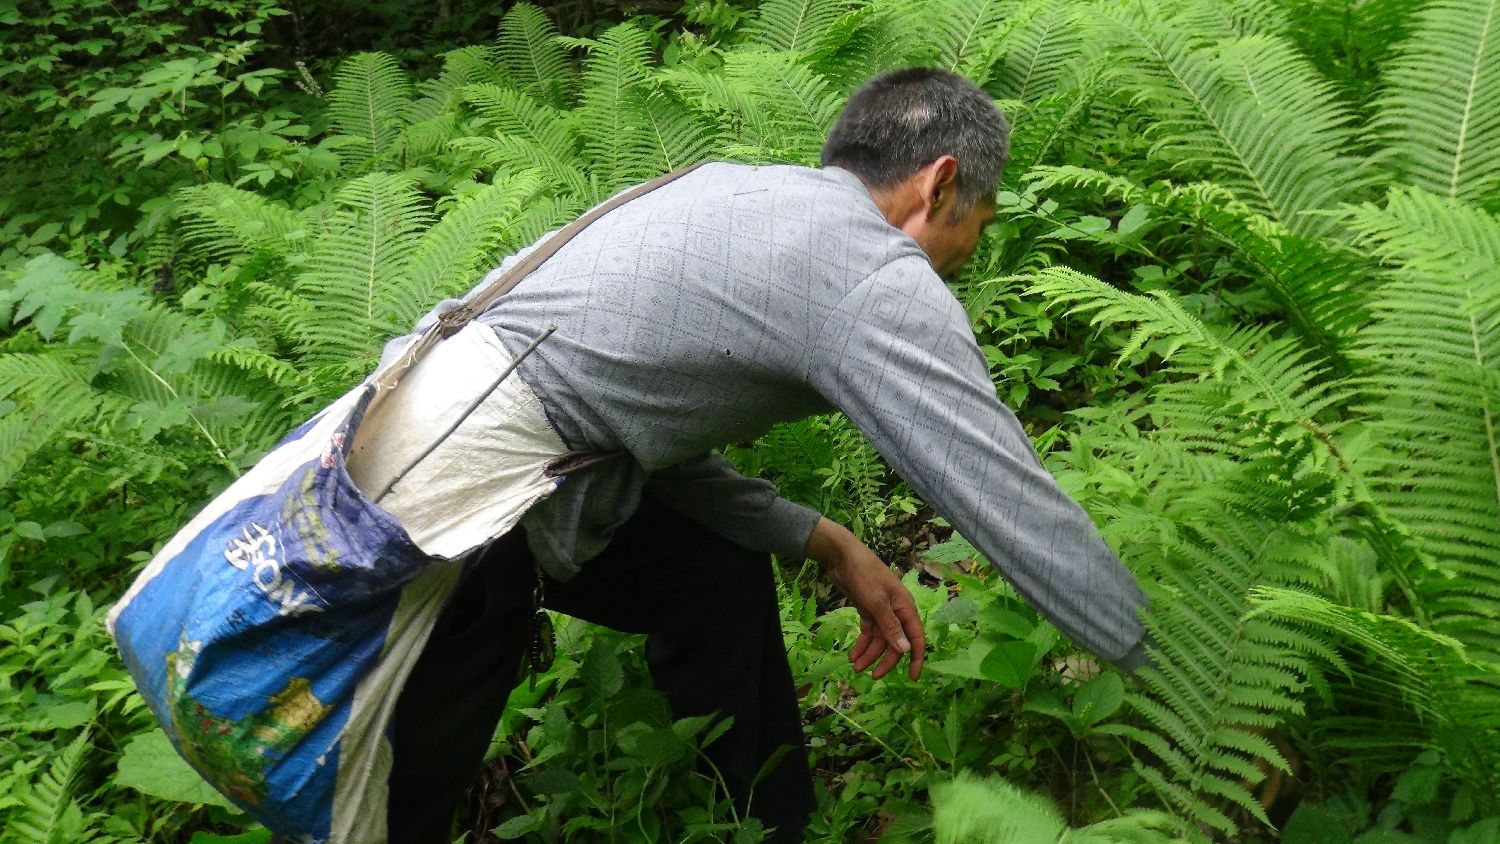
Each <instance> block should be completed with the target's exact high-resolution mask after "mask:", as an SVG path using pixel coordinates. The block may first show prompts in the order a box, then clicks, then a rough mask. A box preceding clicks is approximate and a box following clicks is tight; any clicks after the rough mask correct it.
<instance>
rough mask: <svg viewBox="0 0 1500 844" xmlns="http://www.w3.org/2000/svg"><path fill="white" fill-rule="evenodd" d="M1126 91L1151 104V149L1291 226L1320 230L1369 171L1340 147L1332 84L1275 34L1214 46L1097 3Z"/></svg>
mask: <svg viewBox="0 0 1500 844" xmlns="http://www.w3.org/2000/svg"><path fill="white" fill-rule="evenodd" d="M1102 18H1103V19H1104V20H1107V21H1108V22H1109V31H1111V32H1112V33H1113V34H1114V37H1116V38H1117V39H1119V41H1120V44H1121V46H1120V54H1119V56H1118V57H1117V60H1119V59H1123V60H1124V61H1123V63H1122V74H1123V77H1124V78H1125V79H1127V80H1128V86H1129V89H1130V90H1132V91H1133V92H1135V93H1136V95H1137V96H1138V97H1140V98H1142V99H1143V100H1145V101H1146V102H1148V103H1149V104H1150V105H1151V108H1152V120H1153V123H1154V127H1153V135H1152V137H1153V139H1154V140H1155V147H1154V152H1155V153H1156V154H1157V155H1159V156H1161V157H1163V158H1164V159H1166V160H1167V161H1169V162H1171V163H1173V164H1174V165H1175V166H1177V167H1183V168H1190V169H1191V170H1192V171H1193V172H1196V173H1200V174H1202V175H1204V176H1206V177H1208V178H1211V179H1213V180H1214V181H1216V182H1218V183H1219V184H1221V185H1223V186H1224V187H1227V188H1229V189H1230V190H1231V191H1233V192H1234V194H1235V196H1236V197H1237V198H1238V199H1239V200H1240V201H1242V202H1244V203H1245V204H1246V205H1248V206H1249V207H1250V208H1252V209H1254V210H1255V211H1256V212H1258V213H1261V214H1264V215H1266V216H1267V217H1270V218H1271V219H1272V220H1275V221H1276V222H1277V223H1279V224H1280V225H1281V226H1283V227H1284V228H1286V229H1287V230H1289V231H1291V232H1292V233H1294V234H1299V235H1309V234H1315V233H1318V232H1321V231H1324V230H1326V229H1327V227H1328V225H1329V223H1328V220H1327V218H1326V217H1325V216H1318V215H1312V214H1309V212H1312V211H1317V210H1319V209H1329V208H1333V207H1334V206H1336V205H1337V204H1338V203H1339V202H1340V201H1342V200H1343V199H1345V198H1346V197H1350V196H1357V194H1358V191H1359V189H1360V188H1361V187H1362V186H1363V185H1365V184H1367V183H1368V182H1369V181H1370V177H1369V175H1368V174H1366V173H1365V172H1364V170H1363V168H1362V167H1361V166H1360V165H1359V163H1358V162H1357V161H1355V160H1354V159H1350V158H1347V157H1345V156H1344V155H1343V153H1342V150H1343V149H1344V148H1345V147H1346V146H1347V145H1348V142H1349V129H1348V123H1349V120H1350V115H1349V114H1348V113H1347V111H1346V110H1344V109H1342V108H1340V107H1339V106H1338V105H1337V104H1336V98H1335V97H1334V96H1333V91H1332V86H1331V84H1330V83H1328V82H1327V81H1326V80H1323V79H1322V78H1321V77H1319V76H1318V74H1317V72H1316V70H1315V69H1313V68H1312V67H1311V66H1310V65H1309V64H1308V63H1307V62H1306V60H1305V59H1304V58H1302V57H1301V56H1300V55H1299V54H1297V52H1296V51H1295V50H1294V49H1293V48H1292V47H1291V46H1290V45H1289V44H1287V43H1286V42H1284V41H1282V40H1280V39H1271V38H1262V37H1256V38H1251V39H1243V40H1241V41H1238V42H1234V43H1232V44H1230V45H1227V46H1226V47H1224V48H1222V49H1215V48H1214V46H1213V45H1212V44H1211V43H1208V42H1206V41H1205V40H1204V39H1203V38H1202V37H1201V36H1199V35H1198V34H1197V33H1196V32H1195V31H1194V30H1192V29H1190V28H1188V27H1187V26H1185V25H1180V24H1177V23H1174V22H1169V21H1167V20H1165V19H1164V18H1162V17H1160V16H1159V15H1158V14H1157V13H1155V12H1153V11H1151V10H1150V8H1149V7H1147V8H1146V9H1144V10H1142V11H1128V10H1125V9H1114V8H1110V9H1106V10H1105V11H1104V13H1103V14H1102Z"/></svg>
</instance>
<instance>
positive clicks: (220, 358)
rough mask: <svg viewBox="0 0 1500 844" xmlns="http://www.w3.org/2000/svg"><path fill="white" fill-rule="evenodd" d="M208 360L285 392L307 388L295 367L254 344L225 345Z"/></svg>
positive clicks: (234, 343) (211, 354)
mask: <svg viewBox="0 0 1500 844" xmlns="http://www.w3.org/2000/svg"><path fill="white" fill-rule="evenodd" d="M208 360H210V361H213V362H214V363H219V364H223V365H225V366H230V367H233V368H235V369H238V370H241V371H243V372H249V373H254V374H255V375H258V376H260V377H261V378H264V379H266V380H267V381H269V382H270V383H272V384H274V385H276V386H277V387H279V388H281V389H283V390H300V389H303V388H305V387H306V386H307V384H306V383H305V381H304V379H303V377H302V374H301V373H299V372H298V371H297V369H296V368H295V367H293V366H292V365H291V364H289V363H287V362H286V361H285V360H282V359H281V358H279V357H276V356H275V355H272V354H270V353H268V352H266V351H265V350H264V349H261V348H260V347H258V346H256V345H254V344H252V343H246V342H243V341H241V342H229V343H225V344H224V345H223V346H220V347H219V348H217V349H215V350H214V351H212V352H210V353H209V354H208Z"/></svg>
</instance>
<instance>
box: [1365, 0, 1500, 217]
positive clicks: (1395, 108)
mask: <svg viewBox="0 0 1500 844" xmlns="http://www.w3.org/2000/svg"><path fill="white" fill-rule="evenodd" d="M1397 51H1398V55H1397V56H1396V57H1395V58H1393V59H1392V60H1391V61H1390V63H1389V66H1388V67H1387V68H1386V70H1385V73H1384V76H1385V83H1386V91H1385V95H1384V96H1383V97H1381V98H1380V100H1378V101H1377V103H1376V109H1377V115H1378V116H1377V119H1376V121H1375V126H1376V128H1377V129H1378V130H1379V131H1380V132H1381V134H1382V136H1383V137H1385V138H1386V139H1387V142H1388V143H1389V144H1390V153H1391V158H1392V161H1391V164H1392V166H1393V167H1394V168H1395V170H1396V172H1397V174H1398V175H1399V177H1400V178H1401V179H1403V180H1404V181H1406V182H1407V183H1409V184H1411V185H1414V186H1416V187H1419V188H1422V189H1424V190H1427V191H1431V192H1432V193H1435V194H1438V195H1439V196H1445V197H1448V198H1450V199H1466V200H1469V201H1472V202H1476V203H1480V204H1483V205H1486V206H1488V207H1490V208H1492V209H1494V208H1496V207H1497V206H1500V0H1440V2H1434V3H1431V4H1428V5H1427V6H1426V7H1425V8H1423V9H1422V10H1421V12H1420V13H1419V14H1418V16H1417V24H1416V27H1415V30H1414V31H1413V32H1412V35H1411V37H1410V38H1408V39H1407V40H1405V41H1403V42H1402V43H1401V44H1400V46H1399V47H1398V48H1397Z"/></svg>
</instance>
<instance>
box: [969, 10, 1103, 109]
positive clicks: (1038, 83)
mask: <svg viewBox="0 0 1500 844" xmlns="http://www.w3.org/2000/svg"><path fill="white" fill-rule="evenodd" d="M1012 14H1013V15H1014V16H1015V18H1016V23H1015V25H1014V26H1013V28H1012V29H1011V30H1010V32H1009V33H1008V35H1007V37H1006V38H1005V41H1004V43H1003V49H1004V57H1003V58H1002V59H1001V60H1000V61H999V63H998V65H997V66H996V67H995V68H994V71H993V74H992V77H991V79H992V81H990V83H989V84H988V85H987V86H986V89H987V90H989V91H991V92H993V93H994V94H995V95H996V96H997V97H1000V98H1002V99H1008V100H1020V101H1021V102H1026V103H1031V102H1037V101H1039V100H1041V99H1043V98H1045V97H1048V96H1052V95H1054V94H1057V93H1059V92H1060V90H1061V84H1062V81H1063V80H1064V79H1065V78H1067V77H1068V76H1069V75H1070V74H1072V73H1073V72H1074V68H1075V66H1076V64H1077V62H1078V60H1079V59H1080V57H1081V55H1082V47H1083V43H1084V38H1083V33H1082V31H1081V29H1080V27H1079V26H1078V22H1077V17H1076V15H1077V11H1076V7H1075V6H1074V5H1073V4H1070V3H1067V2H1061V0H1033V2H1029V3H1026V4H1024V5H1022V6H1021V7H1020V8H1018V9H1016V10H1015V12H1013V13H1012Z"/></svg>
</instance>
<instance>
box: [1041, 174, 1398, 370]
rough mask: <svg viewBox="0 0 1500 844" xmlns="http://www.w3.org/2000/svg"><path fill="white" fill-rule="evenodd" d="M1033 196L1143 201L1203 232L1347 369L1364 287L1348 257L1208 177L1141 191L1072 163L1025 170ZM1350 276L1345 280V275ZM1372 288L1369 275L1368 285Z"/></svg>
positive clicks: (1361, 317) (1364, 314)
mask: <svg viewBox="0 0 1500 844" xmlns="http://www.w3.org/2000/svg"><path fill="white" fill-rule="evenodd" d="M1028 179H1029V181H1030V184H1029V185H1028V189H1029V190H1030V191H1032V192H1035V193H1038V194H1046V193H1047V192H1049V191H1051V190H1053V189H1054V188H1057V187H1059V186H1067V187H1072V188H1084V189H1087V190H1089V191H1093V192H1096V193H1097V194H1099V195H1102V196H1108V197H1111V198H1115V199H1118V200H1120V201H1122V202H1126V203H1130V204H1143V205H1147V206H1149V207H1151V208H1153V209H1157V210H1159V211H1161V212H1163V213H1164V214H1167V215H1170V216H1171V217H1173V218H1175V219H1176V220H1178V221H1179V222H1180V223H1182V224H1183V225H1185V226H1191V227H1194V228H1195V229H1199V230H1203V231H1207V232H1209V233H1211V234H1212V235H1213V236H1214V237H1215V238H1216V239H1217V240H1218V241H1219V242H1220V243H1222V244H1223V245H1224V246H1226V247H1228V248H1229V249H1230V250H1232V251H1233V253H1234V254H1235V255H1237V256H1238V257H1239V258H1240V259H1242V260H1243V261H1244V262H1245V265H1246V267H1245V271H1246V272H1245V274H1246V276H1247V277H1248V278H1249V280H1250V282H1251V283H1253V284H1256V285H1259V286H1260V287H1262V288H1263V289H1264V290H1265V291H1266V293H1267V294H1269V295H1270V297H1271V299H1272V301H1274V302H1275V303H1276V304H1277V306H1278V308H1279V310H1280V312H1281V315H1282V316H1284V317H1285V318H1286V319H1287V320H1288V321H1289V323H1290V325H1291V326H1292V327H1293V328H1294V329H1296V330H1297V331H1298V332H1299V333H1300V334H1301V335H1302V337H1303V339H1304V340H1306V341H1307V342H1308V343H1310V344H1312V345H1313V346H1314V347H1315V348H1316V349H1318V350H1319V352H1320V353H1321V354H1322V355H1323V356H1324V357H1325V358H1327V359H1328V361H1329V362H1330V364H1331V365H1332V366H1333V367H1334V368H1335V369H1336V370H1338V371H1341V372H1342V371H1347V369H1348V363H1347V360H1346V355H1347V351H1348V350H1347V347H1348V344H1349V342H1350V340H1351V338H1353V337H1354V336H1355V334H1356V333H1357V332H1358V331H1359V330H1360V329H1361V327H1362V326H1363V325H1364V324H1365V323H1366V322H1367V321H1368V318H1369V315H1368V310H1367V308H1366V301H1367V292H1366V291H1365V290H1364V289H1362V287H1364V285H1360V284H1357V283H1354V281H1356V280H1358V279H1359V276H1358V275H1355V274H1353V273H1351V270H1354V271H1358V270H1361V269H1363V268H1362V267H1361V266H1360V264H1359V263H1358V262H1357V261H1356V260H1355V259H1354V258H1352V257H1351V256H1349V255H1348V254H1346V253H1344V252H1341V251H1334V250H1332V249H1330V248H1329V247H1328V246H1326V245H1325V244H1324V243H1323V242H1321V241H1318V240H1314V239H1309V238H1302V237H1297V236H1295V235H1292V234H1291V233H1290V232H1288V231H1286V230H1284V229H1283V228H1282V227H1280V226H1279V225H1277V224H1276V223H1275V222H1273V221H1271V220H1269V219H1267V218H1266V217H1264V216H1262V215H1260V214H1257V213H1255V212H1254V211H1252V210H1250V209H1249V208H1248V207H1246V206H1245V205H1244V204H1243V203H1241V202H1239V201H1238V200H1237V199H1236V198H1235V197H1234V195H1233V194H1231V193H1230V192H1229V191H1228V190H1226V189H1224V188H1222V187H1220V186H1218V185H1216V184H1214V183H1211V182H1198V183H1193V184H1188V185H1180V186H1174V185H1170V184H1166V183H1160V184H1157V185H1153V186H1151V187H1149V188H1146V187H1141V186H1138V185H1136V184H1134V183H1132V182H1131V181H1130V180H1129V179H1126V178H1124V177H1121V176H1115V175H1111V174H1108V173H1101V172H1098V171H1095V170H1086V169H1083V168H1078V167H1038V168H1035V169H1033V170H1032V171H1031V172H1030V173H1029V174H1028ZM1351 276H1352V277H1353V278H1352V279H1351ZM1368 286H1369V287H1373V286H1374V282H1373V278H1372V280H1371V282H1370V283H1369V285H1368Z"/></svg>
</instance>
